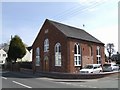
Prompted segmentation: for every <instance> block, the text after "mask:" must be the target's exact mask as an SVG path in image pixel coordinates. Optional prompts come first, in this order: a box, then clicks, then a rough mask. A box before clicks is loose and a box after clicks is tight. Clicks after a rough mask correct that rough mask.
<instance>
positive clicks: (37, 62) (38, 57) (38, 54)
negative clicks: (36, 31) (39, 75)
mask: <svg viewBox="0 0 120 90" xmlns="http://www.w3.org/2000/svg"><path fill="white" fill-rule="evenodd" d="M36 66H40V48H39V47H37V48H36Z"/></svg>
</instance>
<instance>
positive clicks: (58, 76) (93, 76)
mask: <svg viewBox="0 0 120 90" xmlns="http://www.w3.org/2000/svg"><path fill="white" fill-rule="evenodd" d="M20 71H21V72H22V73H26V74H29V75H33V76H37V77H47V78H53V79H98V78H103V77H106V76H108V75H111V74H117V73H120V72H117V71H114V72H102V73H99V74H79V73H77V74H71V73H60V72H36V73H34V74H33V72H32V70H28V69H21V70H20Z"/></svg>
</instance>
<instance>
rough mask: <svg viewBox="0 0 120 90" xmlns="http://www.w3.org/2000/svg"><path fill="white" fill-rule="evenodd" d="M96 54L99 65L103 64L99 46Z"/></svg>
mask: <svg viewBox="0 0 120 90" xmlns="http://www.w3.org/2000/svg"><path fill="white" fill-rule="evenodd" d="M96 54H97V64H101V55H100V47H99V46H97V50H96Z"/></svg>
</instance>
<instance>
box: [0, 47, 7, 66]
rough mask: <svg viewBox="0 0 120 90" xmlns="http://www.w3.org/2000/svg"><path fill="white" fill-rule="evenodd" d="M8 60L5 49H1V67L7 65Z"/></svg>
mask: <svg viewBox="0 0 120 90" xmlns="http://www.w3.org/2000/svg"><path fill="white" fill-rule="evenodd" d="M6 58H7V53H6V52H5V51H4V50H3V49H0V65H3V64H5V62H6Z"/></svg>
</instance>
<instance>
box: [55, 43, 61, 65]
mask: <svg viewBox="0 0 120 90" xmlns="http://www.w3.org/2000/svg"><path fill="white" fill-rule="evenodd" d="M61 65H62V63H61V44H60V43H56V45H55V66H61Z"/></svg>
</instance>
